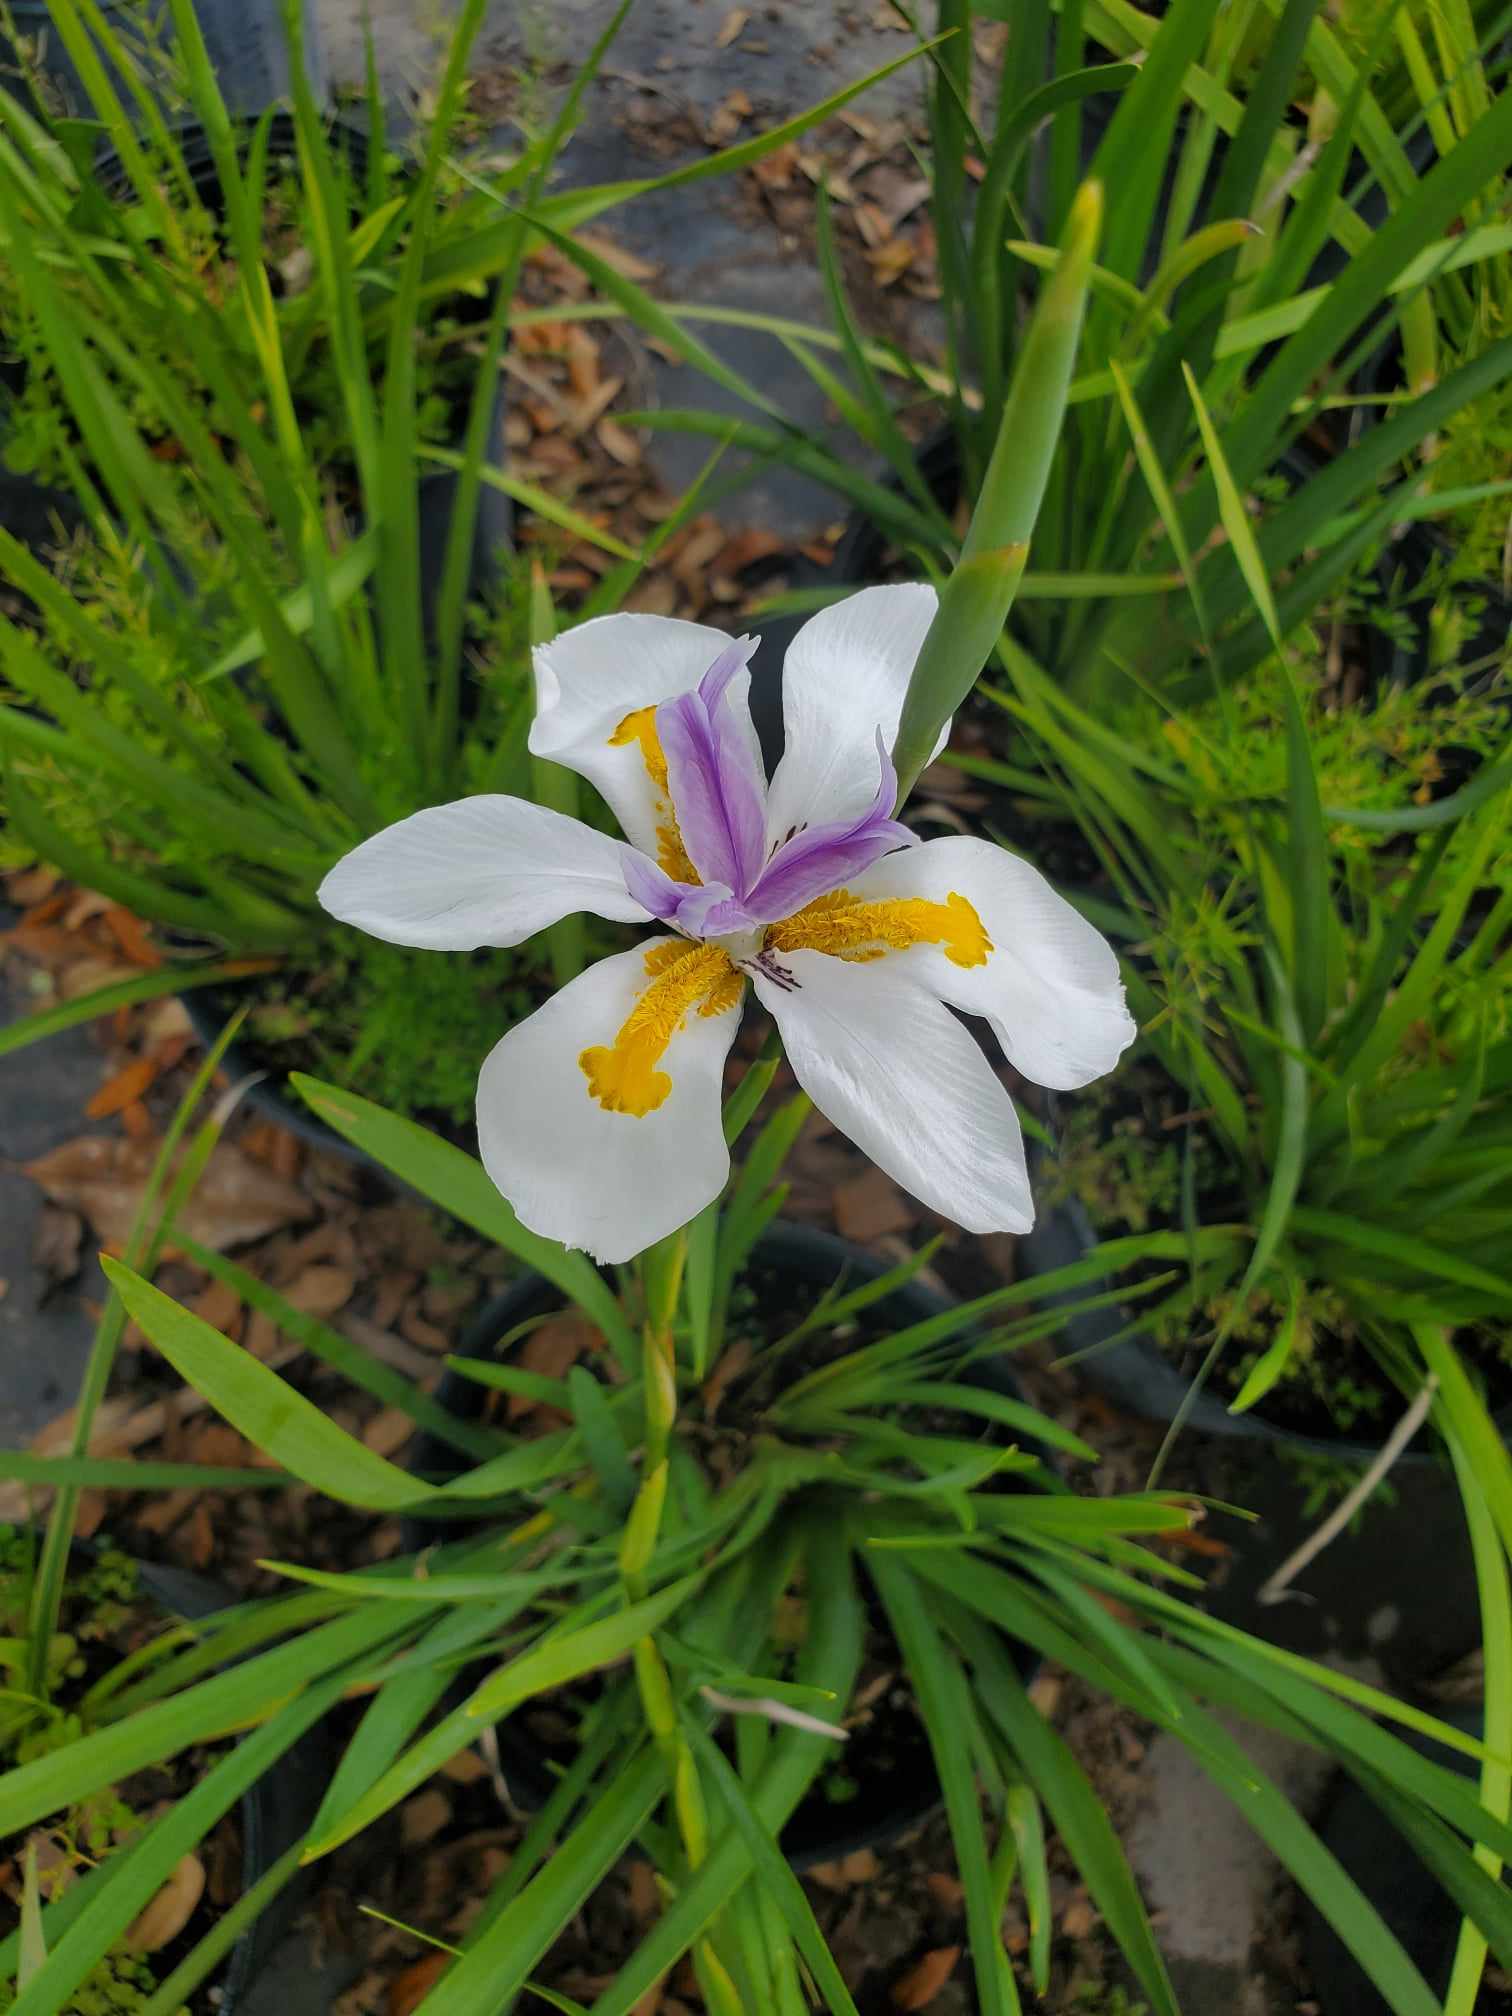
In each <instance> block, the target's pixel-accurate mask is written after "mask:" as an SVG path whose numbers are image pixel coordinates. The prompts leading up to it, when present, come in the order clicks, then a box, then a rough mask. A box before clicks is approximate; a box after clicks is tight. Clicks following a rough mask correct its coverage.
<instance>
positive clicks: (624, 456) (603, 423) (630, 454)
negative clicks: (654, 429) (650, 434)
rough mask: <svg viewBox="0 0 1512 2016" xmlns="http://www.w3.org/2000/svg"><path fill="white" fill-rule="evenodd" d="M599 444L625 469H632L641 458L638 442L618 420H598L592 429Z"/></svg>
mask: <svg viewBox="0 0 1512 2016" xmlns="http://www.w3.org/2000/svg"><path fill="white" fill-rule="evenodd" d="M593 432H594V435H595V437H596V438H597V441H598V444H599V446H600V447H601V448H602V449H603V450H604V452H605V453H606V454H608V455H612V456H613V457H614V459H615V461H616V462H618V463H620V464H621V465H622V466H623V467H624V468H626V469H633V468H634V467H635V465H636V463H637V462H639V461H640V459H641V449H640V443H639V441H637V440H636V438H635V436H634V435H633V434H632V433H631V432H630V430H629V428H628V427H621V425H620V424H619V422H618V420H610V419H608V418H605V419H603V420H600V422H599V423H598V425H597V427H595V428H594V430H593Z"/></svg>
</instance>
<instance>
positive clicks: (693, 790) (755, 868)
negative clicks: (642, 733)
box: [656, 641, 766, 895]
mask: <svg viewBox="0 0 1512 2016" xmlns="http://www.w3.org/2000/svg"><path fill="white" fill-rule="evenodd" d="M754 648H755V647H754V645H751V646H749V647H748V646H747V644H746V643H745V642H744V641H742V643H740V644H739V645H732V646H731V648H730V650H729V651H726V652H722V653H721V654H720V657H719V658H718V659H717V660H716V661H715V664H714V665H713V666H712V667H711V668H710V671H709V673H708V674H706V675H705V680H704V686H707V687H709V689H710V690H711V691H713V692H714V694H715V704H714V705H713V706H712V707H710V706H709V705H708V704H707V703H706V702H705V699H704V697H703V688H702V687H701V688H700V690H699V691H698V692H697V693H683V694H680V695H679V696H678V697H677V698H676V699H675V700H668V701H664V702H663V704H662V705H661V706H660V707H659V708H658V709H657V712H656V726H657V733H658V736H659V737H660V740H661V746H662V753H663V755H664V756H665V757H666V759H667V782H668V787H669V789H670V791H671V795H672V804H673V808H674V810H675V811H676V813H677V823H678V828H679V830H680V832H681V834H682V840H683V845H684V846H685V847H686V848H687V850H688V857H689V859H690V860H691V861H692V863H693V865H694V867H695V868H697V870H698V872H699V875H700V876H701V877H702V878H703V880H704V881H705V882H724V883H726V884H728V886H729V887H730V889H731V890H733V891H734V892H735V893H736V894H738V895H744V893H745V891H746V890H747V889H748V888H749V887H750V885H751V883H752V882H754V881H755V879H756V878H757V876H758V875H759V874H760V873H761V869H762V864H763V862H764V860H765V856H766V779H765V777H764V776H763V775H762V772H761V767H760V761H759V758H758V755H757V751H756V744H755V738H754V736H753V735H752V734H751V732H750V726H749V720H746V721H744V722H742V720H741V718H740V713H739V712H738V711H737V704H736V701H735V699H734V697H733V696H732V695H731V694H730V693H729V692H728V691H727V690H726V689H727V688H728V687H729V684H730V682H731V680H732V679H734V678H735V677H736V676H737V674H739V673H741V672H743V671H744V669H745V662H744V661H745V658H746V657H748V656H749V655H750V650H751V649H754ZM741 701H742V704H743V702H744V695H743V694H742V696H741Z"/></svg>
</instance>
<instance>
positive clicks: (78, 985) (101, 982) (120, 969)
mask: <svg viewBox="0 0 1512 2016" xmlns="http://www.w3.org/2000/svg"><path fill="white" fill-rule="evenodd" d="M16 935H17V937H18V938H19V937H20V935H21V934H20V933H19V932H18V933H17V934H16ZM24 949H25V950H26V951H27V952H31V951H32V950H33V946H32V945H31V944H30V943H27V945H26V946H25V948H24ZM38 956H39V957H40V956H42V955H41V953H40V952H39V953H38ZM136 977H137V969H136V968H135V967H134V966H128V965H126V964H125V963H124V961H122V960H120V959H102V958H99V957H97V956H96V957H93V958H89V959H75V960H73V961H72V962H71V964H69V965H68V966H65V967H64V969H63V971H62V972H61V973H60V975H59V976H58V992H59V993H60V994H61V995H62V996H63V999H64V1000H65V1001H77V1000H78V998H79V996H80V995H81V994H92V993H94V991H95V989H96V988H98V987H113V986H114V985H115V984H116V982H117V981H118V980H135V979H136Z"/></svg>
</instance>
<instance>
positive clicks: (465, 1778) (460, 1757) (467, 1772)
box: [440, 1745, 649, 1868]
mask: <svg viewBox="0 0 1512 2016" xmlns="http://www.w3.org/2000/svg"><path fill="white" fill-rule="evenodd" d="M440 1775H441V1776H442V1777H443V1778H449V1779H450V1780H451V1782H452V1784H453V1785H476V1784H477V1782H478V1780H479V1779H480V1778H486V1777H487V1776H488V1766H487V1765H486V1764H485V1763H484V1762H483V1759H482V1758H481V1757H480V1756H479V1755H478V1753H477V1751H476V1750H474V1749H473V1748H472V1746H471V1745H469V1746H468V1748H467V1749H465V1750H459V1751H458V1752H457V1753H456V1755H455V1756H454V1757H448V1758H447V1760H446V1762H445V1763H444V1764H443V1765H442V1766H441V1773H440ZM635 1866H636V1867H637V1868H640V1867H643V1866H645V1867H649V1865H643V1864H640V1863H637V1864H636V1865H635Z"/></svg>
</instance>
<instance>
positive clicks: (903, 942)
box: [765, 889, 993, 966]
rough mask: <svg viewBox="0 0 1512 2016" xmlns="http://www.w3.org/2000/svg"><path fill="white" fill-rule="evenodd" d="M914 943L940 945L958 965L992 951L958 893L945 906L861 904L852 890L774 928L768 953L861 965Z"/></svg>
mask: <svg viewBox="0 0 1512 2016" xmlns="http://www.w3.org/2000/svg"><path fill="white" fill-rule="evenodd" d="M910 945H938V946H940V947H941V948H942V949H943V951H944V953H945V957H946V958H947V959H948V960H950V962H951V964H952V965H955V966H985V965H986V963H987V959H988V955H989V954H990V953H991V951H992V949H993V948H992V940H991V939H990V938H989V937H988V936H987V933H986V930H985V929H984V928H983V925H982V920H981V918H980V917H979V916H978V915H977V913H976V910H975V908H974V907H973V906H972V905H971V904H970V903H968V902H967V900H966V898H965V897H964V896H962V895H960V894H959V893H958V892H956V891H955V890H952V891H951V893H950V894H949V895H948V896H947V897H946V898H945V901H944V902H943V903H932V902H930V901H928V900H927V899H926V898H925V897H922V896H893V897H888V898H885V899H884V900H882V901H881V902H877V903H861V902H858V901H857V899H856V898H855V897H854V896H852V894H851V893H850V891H849V890H848V889H835V890H832V891H831V892H830V894H829V895H828V896H820V897H819V898H817V900H816V901H814V902H812V903H809V904H807V905H805V907H804V908H803V909H802V910H798V911H795V912H794V913H793V915H792V916H791V917H784V918H783V920H782V922H781V923H780V924H773V925H771V926H769V928H768V930H767V934H766V946H765V950H766V951H768V952H828V953H830V954H831V955H832V956H833V957H835V958H837V959H849V960H853V961H861V960H867V959H880V958H882V957H883V955H884V954H885V953H888V952H902V951H905V950H906V949H907V948H908V947H909V946H910Z"/></svg>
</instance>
